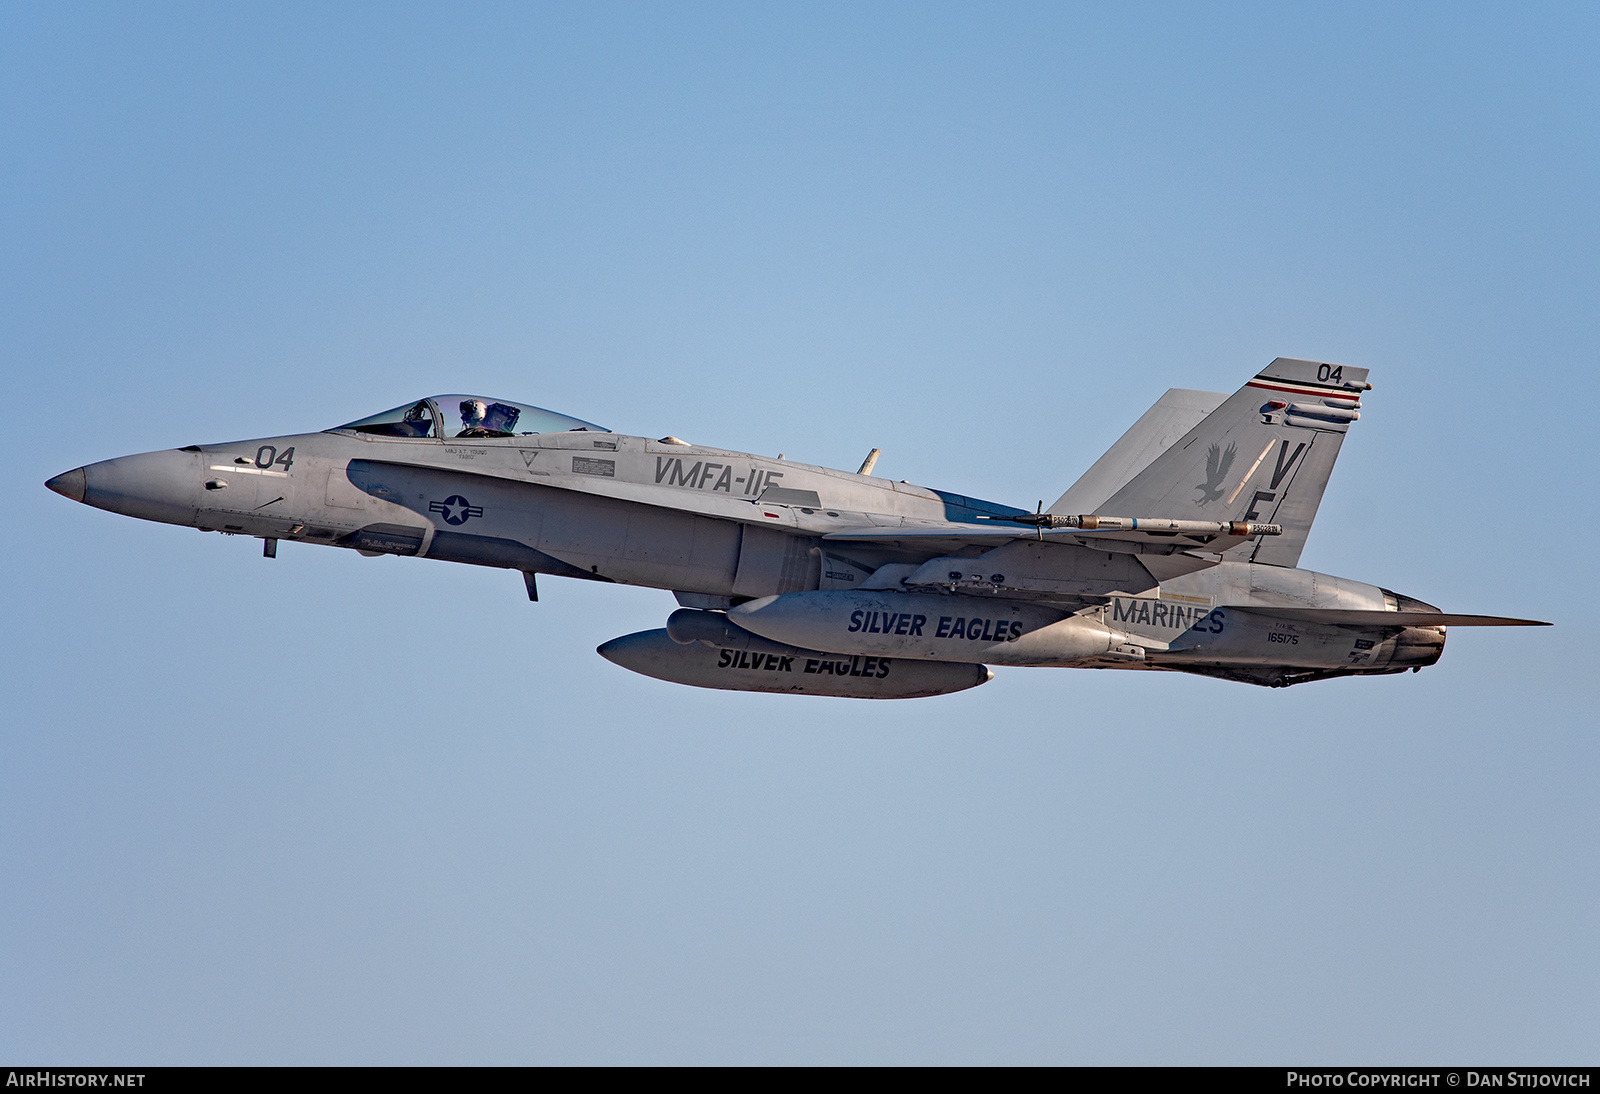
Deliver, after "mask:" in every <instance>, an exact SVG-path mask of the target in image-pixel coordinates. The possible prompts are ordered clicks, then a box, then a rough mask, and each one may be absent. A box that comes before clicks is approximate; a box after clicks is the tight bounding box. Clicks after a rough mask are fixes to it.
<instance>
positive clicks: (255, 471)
mask: <svg viewBox="0 0 1600 1094" xmlns="http://www.w3.org/2000/svg"><path fill="white" fill-rule="evenodd" d="M1370 388H1371V385H1370V384H1369V383H1367V370H1366V369H1361V368H1353V367H1350V366H1340V365H1332V364H1328V363H1325V362H1320V361H1301V360H1294V359H1290V358H1282V357H1280V358H1279V359H1278V360H1276V361H1274V362H1272V364H1270V365H1269V366H1267V368H1266V369H1264V370H1263V371H1262V372H1261V373H1260V374H1259V375H1257V376H1256V377H1255V378H1253V379H1252V380H1250V381H1249V382H1248V383H1246V384H1245V386H1244V387H1242V388H1240V389H1239V390H1238V391H1237V392H1235V393H1234V394H1233V395H1231V396H1226V395H1221V394H1215V393H1212V392H1205V391H1182V390H1177V389H1174V390H1172V391H1168V392H1167V393H1166V394H1165V395H1163V396H1162V397H1161V398H1160V399H1159V400H1158V401H1157V402H1156V404H1155V405H1154V406H1152V407H1151V408H1150V409H1149V410H1148V411H1146V412H1145V414H1144V416H1143V417H1141V418H1140V419H1139V420H1138V421H1137V422H1135V423H1134V425H1133V427H1132V428H1131V429H1129V430H1128V432H1127V433H1125V434H1124V435H1123V436H1122V438H1121V439H1120V440H1118V441H1117V443H1116V444H1114V445H1112V446H1111V448H1110V450H1109V451H1107V452H1106V454H1105V455H1104V456H1102V457H1100V459H1099V460H1098V461H1096V462H1095V464H1094V466H1092V467H1090V468H1089V470H1088V471H1087V472H1085V473H1084V475H1083V477H1082V478H1080V479H1079V480H1078V481H1077V482H1076V483H1074V484H1073V486H1072V487H1071V489H1069V490H1068V491H1067V492H1066V493H1065V494H1063V495H1062V496H1061V498H1060V499H1059V500H1058V501H1057V502H1056V503H1055V504H1054V505H1052V506H1050V507H1049V508H1048V509H1041V510H1040V511H1038V512H1028V511H1027V510H1025V509H1017V508H1012V507H1010V506H1006V505H1000V504H996V503H994V502H986V501H980V500H977V499H975V498H969V497H965V496H962V495H959V494H952V493H947V492H945V491H942V490H930V489H926V488H924V487H920V486H911V485H909V484H907V483H904V482H891V481H889V480H887V479H882V478H877V477H874V476H873V475H872V474H871V472H872V469H873V464H874V462H875V461H876V458H877V455H878V453H877V450H876V449H874V450H873V452H872V454H871V455H869V456H868V458H867V461H866V462H865V463H864V464H862V466H861V469H860V471H858V472H856V473H854V474H851V473H849V472H845V471H835V470H832V469H830V468H826V467H812V466H807V465H804V464H798V463H794V462H791V461H788V460H785V459H783V457H781V456H779V457H778V458H776V459H772V458H768V457H765V456H754V455H750V454H748V453H743V452H729V451H725V450H722V449H716V448H704V447H701V446H699V445H692V444H688V443H686V442H684V441H680V440H678V439H677V438H675V437H663V438H661V439H660V440H649V439H647V438H644V437H630V436H625V435H623V434H620V433H614V432H612V431H610V430H607V429H605V428H603V427H601V426H598V425H595V424H593V423H592V422H586V421H582V420H580V419H577V418H570V417H567V416H566V415H563V414H556V413H553V412H551V411H548V410H541V409H539V408H538V407H533V406H525V405H522V404H520V403H512V402H506V401H503V400H498V399H488V398H482V397H479V396H474V395H440V396H436V397H433V398H427V399H419V400H417V401H415V402H412V403H407V404H406V405H405V406H401V407H397V408H396V409H394V410H391V411H388V412H385V413H383V414H375V415H373V416H372V417H370V418H363V419H361V420H360V421H355V422H351V423H350V424H348V425H343V426H339V427H338V428H336V429H330V430H326V431H324V432H319V433H297V434H293V435H290V436H283V437H267V438H263V439H258V440H249V441H237V442H234V443H230V444H215V445H191V446H189V447H187V448H178V449H170V450H167V451H162V452H148V453H144V454H143V455H137V456H124V457H122V458H120V459H114V460H106V461H104V462H102V463H95V464H90V465H88V466H86V467H80V468H76V469H75V470H72V471H68V472H66V473H64V474H61V475H57V476H56V477H55V478H53V479H51V480H50V482H49V483H48V485H49V487H50V488H51V489H52V490H54V491H56V492H57V493H59V494H63V495H65V496H67V497H69V498H72V499H73V500H75V501H81V502H84V503H86V504H88V505H93V506H96V507H98V508H101V509H108V510H111V511H112V512H116V513H124V514H127V515H128V516H134V517H140V518H142V519H145V520H155V521H163V522H166V523H169V524H181V525H187V526H190V527H196V528H200V529H201V530H203V531H220V532H225V533H230V534H237V535H249V536H257V537H260V538H261V539H263V540H265V553H266V554H267V555H268V556H269V557H270V556H273V555H275V553H276V550H277V545H278V542H279V541H280V540H295V541H299V542H304V543H321V544H326V545H329V546H334V547H348V548H351V549H353V550H356V551H359V552H360V553H362V554H364V555H384V554H392V555H415V556H417V557H421V558H434V559H442V560H444V561H446V562H465V563H470V564H472V565H475V566H498V567H503V568H506V569H513V570H520V571H522V573H523V575H524V576H525V579H526V584H527V591H528V595H529V597H530V598H532V599H537V587H536V585H535V575H536V574H551V575H555V576H558V577H572V578H582V579H584V580H589V581H610V582H620V583H622V584H627V585H644V586H648V587H651V588H658V589H669V590H671V591H672V592H673V593H674V594H675V595H676V596H677V599H678V602H679V603H680V604H681V605H682V607H681V608H680V609H679V610H678V611H675V612H673V613H672V615H671V617H670V618H668V620H667V621H666V626H665V627H664V628H663V629H660V630H653V631H644V632H641V633H639V634H630V635H625V636H623V637H621V638H617V639H613V640H612V641H610V642H607V643H605V644H604V645H603V646H601V647H600V650H599V652H600V653H601V655H602V656H604V657H606V658H608V659H609V660H611V661H613V662H615V663H616V664H618V665H621V666H623V667H625V668H629V669H632V670H634V671H635V672H640V673H644V674H645V675H648V676H653V677H656V678H658V679H661V680H667V681H672V682H675V683H681V684H692V685H695V686H697V687H707V688H722V689H728V690H734V691H768V692H781V693H801V694H808V695H838V696H851V697H857V698H868V699H903V698H912V697H916V696H924V695H942V694H946V693H949V692H954V691H961V690H964V689H966V688H970V687H975V686H977V685H978V684H982V683H984V682H986V681H988V680H989V679H990V678H991V677H992V676H993V673H992V672H991V671H990V670H989V668H988V667H987V666H990V665H1031V666H1040V667H1057V668H1115V669H1167V670H1172V671H1177V672H1189V673H1197V674H1199V675H1203V676H1217V677H1222V678H1223V679H1227V680H1238V681H1243V682H1246V683H1252V684H1263V685H1268V686H1272V687H1283V686H1286V685H1289V684H1298V683H1304V682H1306V681H1310V680H1325V679H1328V678H1330V677H1335V676H1363V675H1382V674H1387V673H1396V672H1403V671H1405V670H1406V669H1411V670H1413V671H1416V670H1419V669H1421V668H1423V667H1424V666H1427V665H1431V664H1433V663H1434V662H1436V661H1437V660H1438V659H1439V656H1440V654H1441V653H1442V652H1443V650H1444V641H1445V629H1446V628H1447V627H1450V626H1517V625H1537V624H1535V623H1534V621H1532V620H1523V619H1507V618H1501V617H1496V616H1475V615H1451V614H1447V613H1444V612H1441V611H1440V610H1439V609H1438V608H1435V607H1434V606H1433V605H1431V604H1426V603H1423V602H1422V601H1420V600H1414V599H1412V598H1411V597H1408V596H1402V595H1401V594H1399V593H1395V592H1390V591H1389V590H1388V589H1383V588H1379V587H1378V586H1376V585H1368V584H1365V583H1363V582H1360V581H1352V580H1350V579H1348V578H1342V577H1332V576H1330V575H1328V574H1319V573H1313V572H1312V571H1309V570H1301V569H1298V568H1297V564H1298V563H1299V561H1300V552H1301V549H1302V548H1303V547H1304V546H1305V542H1306V536H1307V534H1308V533H1309V532H1310V531H1311V522H1312V520H1313V519H1314V518H1315V517H1316V514H1317V507H1318V505H1319V504H1320V502H1321V500H1322V493H1323V489H1324V487H1325V486H1326V485H1327V482H1328V476H1329V474H1330V473H1331V472H1332V471H1333V464H1334V460H1335V459H1336V458H1337V457H1338V455H1339V447H1340V445H1342V444H1343V443H1344V438H1345V434H1346V432H1348V431H1349V429H1350V427H1351V425H1352V424H1353V423H1354V422H1356V421H1357V420H1358V419H1359V418H1360V417H1361V398H1362V395H1363V394H1364V393H1365V392H1366V391H1368V390H1369V389H1370Z"/></svg>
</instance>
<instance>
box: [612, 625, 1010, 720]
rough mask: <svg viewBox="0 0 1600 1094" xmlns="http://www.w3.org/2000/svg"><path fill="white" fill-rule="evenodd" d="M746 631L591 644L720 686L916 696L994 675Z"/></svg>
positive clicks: (660, 675) (643, 665)
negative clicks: (726, 643)
mask: <svg viewBox="0 0 1600 1094" xmlns="http://www.w3.org/2000/svg"><path fill="white" fill-rule="evenodd" d="M699 614H702V615H715V614H718V613H715V612H703V613H699ZM679 629H680V631H681V627H680V628H679ZM731 629H733V630H737V629H738V628H736V627H735V628H731ZM748 638H749V642H748V643H747V648H740V649H730V648H719V647H716V646H712V645H709V644H707V643H706V642H703V641H700V640H697V639H695V640H691V641H689V642H688V643H680V642H678V641H676V640H674V638H673V637H672V635H671V634H669V633H668V632H667V631H666V630H655V631H640V632H639V633H638V634H625V635H623V636H622V637H621V638H613V639H612V640H611V641H609V642H607V643H605V644H604V645H602V646H601V647H600V648H599V649H598V650H596V651H595V652H597V653H598V654H600V656H601V657H604V658H605V659H606V660H607V661H610V662H611V663H612V664H614V665H621V666H622V667H623V668H625V669H630V670H632V671H633V672H637V673H640V674H642V675H644V676H653V677H655V678H656V679H657V680H665V681H667V682H668V683H672V684H689V685H692V686H694V687H697V688H717V689H719V690H721V691H765V692H777V693H780V694H785V695H834V696H839V697H842V698H847V699H917V698H921V697H922V696H925V695H948V694H950V693H951V692H955V691H965V690H967V689H968V688H975V687H977V686H978V685H979V684H985V683H988V682H989V681H990V680H991V679H993V678H994V673H992V672H990V671H989V669H987V668H985V667H984V666H982V665H972V664H951V663H948V662H943V661H914V660H910V659H902V658H898V657H882V656H871V655H865V656H863V655H848V654H846V655H841V654H834V653H821V652H819V651H817V650H807V649H800V648H798V647H795V646H789V645H785V644H782V643H778V642H771V641H768V640H767V639H764V638H759V637H756V636H755V635H749V636H748Z"/></svg>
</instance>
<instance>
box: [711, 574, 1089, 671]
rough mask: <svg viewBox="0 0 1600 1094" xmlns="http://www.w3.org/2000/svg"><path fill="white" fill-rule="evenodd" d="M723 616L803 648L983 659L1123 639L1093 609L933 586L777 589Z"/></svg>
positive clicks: (1060, 655)
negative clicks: (1074, 611) (910, 589)
mask: <svg viewBox="0 0 1600 1094" xmlns="http://www.w3.org/2000/svg"><path fill="white" fill-rule="evenodd" d="M728 619H729V621H730V622H732V623H733V624H735V625H737V626H738V627H740V628H742V629H744V630H747V631H752V632H754V633H755V634H758V635H760V636H761V637H763V638H768V639H771V640H772V641H774V642H784V643H788V644H791V645H796V646H803V647H805V648H807V649H823V650H832V651H834V652H836V653H840V654H852V655H856V654H862V655H868V656H871V655H884V654H886V655H888V656H890V657H896V658H902V657H916V658H923V659H926V660H929V661H968V662H975V663H978V664H989V665H1070V664H1075V663H1078V662H1082V661H1086V660H1089V659H1091V658H1095V657H1099V656H1101V655H1103V654H1105V653H1106V652H1107V651H1108V650H1110V649H1111V648H1112V646H1113V645H1115V644H1117V643H1118V642H1120V641H1121V639H1120V638H1119V637H1118V636H1117V635H1115V634H1113V632H1112V631H1111V630H1110V629H1109V628H1107V627H1106V625H1105V624H1104V623H1103V622H1101V620H1100V619H1099V618H1098V617H1096V616H1092V615H1091V616H1082V615H1071V614H1069V613H1067V612H1065V611H1061V610H1057V609H1054V608H1047V607H1042V606H1036V605H1032V604H1021V603H1017V602H1015V601H996V600H993V599H989V598H979V597H973V596H941V595H937V594H933V593H901V592H888V591H885V592H868V591H865V590H841V591H837V592H811V593H783V594H781V595H779V596H767V597H762V598H761V599H760V600H751V601H747V602H746V603H744V604H740V605H738V606H737V607H734V608H730V609H729V610H728Z"/></svg>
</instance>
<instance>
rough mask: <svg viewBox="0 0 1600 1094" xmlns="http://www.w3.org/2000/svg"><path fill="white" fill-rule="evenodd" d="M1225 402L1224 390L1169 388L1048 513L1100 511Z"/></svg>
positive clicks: (1057, 500)
mask: <svg viewBox="0 0 1600 1094" xmlns="http://www.w3.org/2000/svg"><path fill="white" fill-rule="evenodd" d="M1226 399H1227V396H1226V395H1224V394H1223V393H1222V392H1220V391H1186V390H1184V389H1183V388H1177V387H1175V388H1169V389H1168V391H1167V393H1166V394H1165V395H1163V396H1161V398H1159V399H1157V400H1156V403H1155V405H1154V406H1152V407H1151V408H1150V409H1149V410H1147V411H1145V412H1144V413H1143V414H1142V415H1140V417H1139V420H1138V421H1137V422H1134V423H1133V425H1131V426H1129V427H1128V431H1127V432H1126V433H1124V434H1123V435H1122V436H1121V437H1118V438H1117V443H1116V444H1114V445H1112V446H1111V447H1110V448H1108V449H1106V454H1105V455H1104V456H1101V457H1100V458H1099V459H1098V460H1095V461H1094V466H1092V467H1090V468H1089V470H1087V471H1085V472H1084V473H1083V477H1082V478H1080V479H1079V480H1078V481H1077V482H1075V483H1073V484H1072V485H1071V486H1070V487H1068V488H1067V492H1066V493H1065V494H1062V495H1061V497H1059V498H1057V499H1056V503H1055V504H1054V505H1052V506H1051V507H1050V508H1049V509H1046V510H1045V512H1047V513H1097V512H1099V511H1100V503H1101V502H1103V501H1105V500H1106V499H1107V498H1109V497H1110V496H1111V495H1112V494H1115V493H1116V492H1117V491H1118V490H1121V489H1122V488H1123V487H1124V486H1126V485H1128V480H1129V479H1131V478H1133V477H1134V476H1135V475H1137V474H1138V473H1139V472H1141V471H1143V470H1144V469H1145V468H1146V467H1149V466H1150V464H1151V462H1152V461H1154V460H1155V458H1156V457H1157V456H1159V455H1161V453H1163V452H1165V451H1166V450H1167V449H1169V448H1171V447H1172V445H1173V443H1174V442H1176V441H1179V440H1181V439H1182V438H1183V436H1184V435H1185V434H1186V433H1188V432H1189V430H1191V429H1193V428H1194V427H1195V426H1196V425H1198V424H1199V423H1200V421H1201V420H1202V419H1203V418H1205V416H1206V415H1207V414H1210V413H1211V412H1212V411H1213V410H1215V409H1217V407H1219V406H1221V405H1222V403H1223V401H1224V400H1226Z"/></svg>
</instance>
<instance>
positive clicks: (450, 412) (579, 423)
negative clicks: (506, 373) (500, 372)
mask: <svg viewBox="0 0 1600 1094" xmlns="http://www.w3.org/2000/svg"><path fill="white" fill-rule="evenodd" d="M336 428H338V429H348V430H350V431H351V432H353V433H367V434H371V435H373V436H378V437H435V438H438V437H442V438H444V439H445V440H464V441H465V440H477V439H481V438H489V437H531V436H533V435H534V434H536V433H567V432H572V431H576V430H589V431H592V432H596V433H609V432H610V430H608V429H607V428H606V427H605V426H603V425H595V424H594V423H593V422H586V421H584V420H583V419H582V418H573V417H569V416H568V415H566V414H557V413H556V412H555V411H553V410H545V409H544V408H542V407H537V406H527V405H526V404H524V403H511V402H507V401H506V400H504V399H490V398H486V397H484V396H482V395H435V396H433V397H432V398H429V399H418V400H417V401H416V402H414V403H407V404H405V405H404V406H397V407H395V408H394V409H393V410H385V411H384V412H383V413H382V414H374V415H373V416H372V417H370V418H362V419H361V420H360V421H355V422H349V423H347V424H345V425H341V426H337V427H336Z"/></svg>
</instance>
